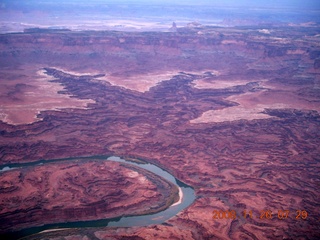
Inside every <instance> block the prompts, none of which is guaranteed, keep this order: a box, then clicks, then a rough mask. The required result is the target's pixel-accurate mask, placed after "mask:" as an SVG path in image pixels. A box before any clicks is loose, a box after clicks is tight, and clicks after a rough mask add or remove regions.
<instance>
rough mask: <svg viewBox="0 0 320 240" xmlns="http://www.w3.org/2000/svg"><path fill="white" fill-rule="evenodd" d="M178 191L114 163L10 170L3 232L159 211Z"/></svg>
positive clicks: (3, 189) (4, 179)
mask: <svg viewBox="0 0 320 240" xmlns="http://www.w3.org/2000/svg"><path fill="white" fill-rule="evenodd" d="M177 191H178V190H177V189H176V187H175V186H173V185H172V184H171V183H168V182H166V181H165V180H163V179H161V178H159V177H158V176H156V175H154V174H152V173H150V172H147V171H145V170H143V169H141V168H137V167H135V166H132V165H128V164H123V163H122V164H120V163H117V162H110V161H108V162H107V161H101V160H95V161H83V160H82V161H77V160H72V161H68V162H57V163H50V164H46V165H40V166H35V167H26V168H24V169H22V170H19V169H17V170H12V171H8V172H4V173H2V174H1V180H0V193H1V203H0V219H1V223H2V224H1V227H0V234H3V233H5V232H8V231H17V230H20V229H23V228H28V227H33V226H41V225H45V224H50V223H60V222H75V221H84V220H96V219H102V218H114V217H120V216H126V215H140V214H146V213H152V212H158V211H160V210H162V209H164V208H166V207H168V206H169V205H171V204H172V200H173V199H174V195H175V194H177ZM170 199H171V201H170Z"/></svg>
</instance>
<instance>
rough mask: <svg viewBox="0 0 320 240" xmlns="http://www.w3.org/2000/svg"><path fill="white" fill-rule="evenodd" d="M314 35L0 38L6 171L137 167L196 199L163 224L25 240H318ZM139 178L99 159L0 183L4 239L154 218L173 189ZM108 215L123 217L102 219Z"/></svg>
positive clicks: (268, 30) (257, 30)
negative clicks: (170, 178)
mask: <svg viewBox="0 0 320 240" xmlns="http://www.w3.org/2000/svg"><path fill="white" fill-rule="evenodd" d="M319 30H320V29H319V28H318V27H317V26H291V27H288V26H286V27H281V26H272V27H270V26H264V27H258V26H257V27H238V28H237V27H233V28H232V27H230V28H218V27H206V26H201V25H194V24H193V25H192V26H189V27H186V28H177V29H176V31H173V32H116V31H79V32H73V31H65V30H63V31H41V30H32V31H26V32H23V33H12V34H2V35H0V59H1V61H0V65H1V69H0V74H1V83H0V84H1V87H0V89H1V90H0V91H1V113H0V114H1V120H2V121H1V123H0V133H1V134H0V144H1V148H0V149H1V151H0V158H1V165H2V166H7V165H8V164H13V163H32V162H36V161H38V160H41V159H44V160H51V159H60V158H70V157H83V156H95V155H109V156H110V155H114V156H119V157H122V158H137V159H144V160H145V161H147V162H151V163H153V164H155V165H158V166H160V167H161V168H163V169H166V170H167V171H168V172H170V173H171V174H172V175H174V176H175V177H176V178H178V179H179V180H181V181H182V182H184V183H186V184H188V185H190V186H192V187H193V188H194V189H195V192H196V200H195V201H194V202H193V204H192V205H191V206H189V207H188V208H186V209H184V210H183V211H182V212H180V213H179V214H177V215H176V216H175V217H173V218H171V219H170V220H168V221H166V222H164V223H163V224H157V225H150V226H145V227H132V228H110V227H109V228H108V227H99V228H81V229H67V230H56V231H50V232H42V233H39V234H36V235H32V236H29V237H27V238H28V239H124V238H126V239H316V238H317V237H319V236H320V228H319V224H318V223H319V203H320V196H319V181H320V179H319V156H320V155H319V146H320V131H319V130H320V116H319V110H320V104H319V101H320V94H319V93H320V91H319V86H320V70H319V48H320V42H319ZM133 172H134V173H133ZM148 174H149V173H147V172H145V171H142V170H139V169H134V170H133V169H129V168H128V166H126V165H119V164H118V163H113V164H110V163H102V162H99V161H93V162H90V161H89V162H78V163H73V162H68V161H65V162H59V163H50V165H45V164H44V165H43V166H33V167H26V168H22V169H16V170H11V171H4V172H1V175H0V184H1V185H0V194H1V200H0V206H1V208H0V220H1V222H4V221H8V222H6V224H5V225H3V224H2V226H1V233H2V234H4V233H7V232H8V231H15V230H17V229H18V228H25V227H30V226H31V225H33V226H36V225H39V224H43V223H46V222H47V221H48V219H49V217H48V216H50V221H51V222H58V221H61V220H62V221H70V220H72V219H74V218H83V219H94V218H96V217H97V214H98V213H99V214H98V215H99V217H101V216H102V217H108V216H109V214H110V215H112V214H114V216H116V215H119V214H120V215H121V214H125V213H126V214H131V213H143V212H144V211H145V210H146V208H147V207H148V206H150V205H152V206H153V205H158V206H162V205H163V204H164V201H165V199H167V197H166V196H169V195H170V191H171V190H170V187H165V188H161V187H160V184H167V183H166V182H163V181H161V179H160V178H158V177H156V176H153V177H151V176H148ZM133 176H135V177H133ZM54 179H57V180H56V181H55V180H54ZM142 179H146V181H143V184H141V180H142ZM120 183H121V184H120ZM115 186H116V187H117V188H115ZM132 188H135V189H136V190H135V191H133V189H132ZM27 189H29V190H28V191H27ZM69 189H70V190H69ZM131 191H133V195H132V194H131ZM172 191H174V189H172ZM57 201H59V202H57ZM81 201H82V202H81ZM142 202H143V204H141V203H142ZM22 203H23V204H22ZM37 203H38V204H39V203H41V207H37V206H38V205H37ZM85 203H87V205H84V204H85ZM103 203H109V204H118V206H120V205H122V206H127V207H126V208H121V209H118V210H117V211H114V212H109V211H108V209H105V208H102V207H101V205H100V204H103ZM28 204H30V205H28ZM148 204H150V205H148ZM30 206H32V207H33V208H32V209H31V208H30ZM84 206H86V207H84ZM109 206H112V205H109ZM79 207H80V208H79ZM81 207H83V208H85V209H86V210H85V212H78V213H76V212H73V213H71V212H72V211H76V209H82V208H81ZM93 208H94V209H95V211H96V212H97V214H96V213H95V212H92V209H93ZM70 209H71V210H70ZM72 209H74V210H72ZM70 211H71V212H70ZM233 211H234V212H235V213H236V215H235V216H234V215H232V214H233V213H234V212H233ZM87 213H88V214H87ZM286 213H288V214H287V215H286ZM305 213H307V215H306V214H305ZM48 214H49V215H48ZM233 216H234V217H233ZM13 219H15V220H14V221H15V222H13ZM30 219H31V220H32V221H31V220H30ZM9 221H12V223H14V224H10V222H9Z"/></svg>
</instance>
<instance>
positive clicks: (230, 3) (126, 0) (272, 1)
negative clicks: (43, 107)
mask: <svg viewBox="0 0 320 240" xmlns="http://www.w3.org/2000/svg"><path fill="white" fill-rule="evenodd" d="M0 3H1V5H2V6H4V5H6V4H8V3H16V4H26V3H32V4H39V3H53V4H67V3H76V4H94V3H99V4H110V3H121V4H130V3H139V4H157V5H161V4H166V5H175V4H179V5H186V4H188V5H210V6H227V7H250V8H298V9H301V8H302V9H320V0H0Z"/></svg>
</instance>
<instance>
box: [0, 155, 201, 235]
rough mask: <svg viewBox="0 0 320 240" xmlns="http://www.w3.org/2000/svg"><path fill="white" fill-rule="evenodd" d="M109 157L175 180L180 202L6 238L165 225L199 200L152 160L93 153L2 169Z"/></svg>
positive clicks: (191, 190)
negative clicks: (158, 209)
mask: <svg viewBox="0 0 320 240" xmlns="http://www.w3.org/2000/svg"><path fill="white" fill-rule="evenodd" d="M76 159H77V160H81V159H83V160H89V159H92V160H107V161H115V162H123V163H127V164H132V165H135V166H138V167H140V168H143V169H146V170H148V171H150V172H153V173H154V174H157V175H159V176H161V177H163V178H164V179H166V180H167V181H169V182H172V183H173V184H175V185H176V186H177V187H178V188H179V196H180V200H179V201H178V202H177V203H174V204H173V205H171V206H170V207H169V208H167V209H166V210H163V211H161V212H158V213H154V214H150V215H140V216H130V217H118V218H112V219H100V220H94V221H78V222H64V223H55V224H47V225H44V226H39V227H31V228H27V229H23V230H21V231H18V232H14V233H10V234H8V235H6V237H10V238H11V239H12V238H14V239H18V238H21V237H25V236H28V235H31V234H36V233H39V232H42V231H45V230H53V229H60V228H83V227H106V226H108V227H133V226H148V225H151V224H161V223H163V222H165V221H166V220H168V219H169V218H171V217H173V216H175V215H176V214H177V213H179V212H180V211H181V210H183V209H184V208H186V207H188V206H189V205H190V204H191V203H193V201H194V200H195V193H194V190H193V188H192V187H190V186H188V185H186V184H184V183H182V182H181V181H179V180H178V179H176V178H175V177H174V176H173V175H171V174H170V173H168V172H167V171H165V170H163V169H161V168H159V167H158V166H156V165H153V164H150V163H137V162H132V161H126V160H124V159H121V158H120V157H115V156H112V157H107V156H92V157H78V158H68V159H54V160H42V161H38V162H34V163H23V164H10V165H6V166H2V167H0V169H2V170H0V172H2V171H10V170H11V169H15V168H23V167H27V166H36V165H40V164H41V165H42V164H43V165H45V164H46V163H54V162H60V161H66V160H68V161H72V160H76Z"/></svg>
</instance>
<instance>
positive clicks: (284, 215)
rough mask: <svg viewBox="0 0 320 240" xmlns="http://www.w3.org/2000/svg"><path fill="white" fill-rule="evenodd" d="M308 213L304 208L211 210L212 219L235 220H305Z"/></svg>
mask: <svg viewBox="0 0 320 240" xmlns="http://www.w3.org/2000/svg"><path fill="white" fill-rule="evenodd" d="M308 215H309V213H308V212H307V211H306V210H302V209H298V210H285V209H273V210H270V209H262V210H260V211H258V212H257V211H253V210H248V209H245V210H243V211H241V212H237V211H236V210H226V211H225V210H219V209H215V210H213V211H212V219H213V220H221V219H231V220H235V219H238V218H242V219H268V220H273V219H279V220H286V219H289V218H290V219H295V220H306V219H307V218H308Z"/></svg>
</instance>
